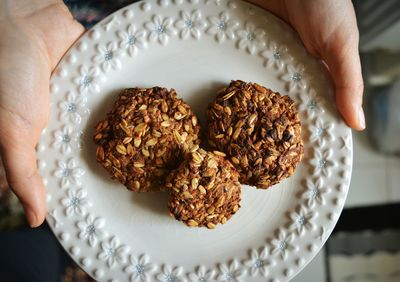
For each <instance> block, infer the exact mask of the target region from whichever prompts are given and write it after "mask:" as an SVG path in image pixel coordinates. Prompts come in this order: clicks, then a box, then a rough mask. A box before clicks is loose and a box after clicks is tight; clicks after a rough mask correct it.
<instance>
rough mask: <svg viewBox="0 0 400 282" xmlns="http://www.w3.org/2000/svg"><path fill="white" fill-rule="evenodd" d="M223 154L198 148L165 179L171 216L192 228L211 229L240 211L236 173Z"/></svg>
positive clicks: (239, 190) (238, 184) (237, 176)
mask: <svg viewBox="0 0 400 282" xmlns="http://www.w3.org/2000/svg"><path fill="white" fill-rule="evenodd" d="M224 156H225V154H224V153H221V152H218V151H214V152H212V153H211V152H206V151H204V150H203V149H199V150H198V151H196V152H192V153H191V154H188V155H187V157H186V160H185V161H184V162H183V163H182V164H181V166H180V167H179V168H178V169H177V170H175V171H173V172H171V174H170V175H169V176H168V177H167V180H166V187H167V189H168V191H169V193H170V198H169V202H168V208H169V211H170V215H171V216H172V217H174V218H175V219H177V220H180V221H183V222H184V223H185V224H186V225H188V226H191V227H196V226H199V227H201V226H205V227H207V228H210V229H213V228H215V226H216V225H217V224H218V223H221V224H224V223H226V221H227V220H229V219H230V218H231V217H232V215H233V214H235V213H236V212H237V211H238V209H239V208H240V194H241V188H240V183H239V181H238V179H239V174H238V173H237V171H236V169H235V168H234V167H233V166H232V164H231V163H230V162H229V161H227V160H225V158H224Z"/></svg>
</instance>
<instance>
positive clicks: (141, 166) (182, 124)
mask: <svg viewBox="0 0 400 282" xmlns="http://www.w3.org/2000/svg"><path fill="white" fill-rule="evenodd" d="M199 130H200V127H199V125H198V121H197V118H196V116H195V115H194V113H193V111H192V110H191V108H190V106H189V105H188V104H186V103H185V102H183V101H182V99H178V98H177V95H176V92H175V90H173V89H171V90H167V89H166V88H160V87H154V88H129V89H125V90H123V91H122V93H121V94H120V96H119V97H118V99H117V100H116V101H115V103H114V106H113V108H112V110H111V111H110V112H109V113H108V114H107V116H106V118H105V119H104V120H102V121H100V122H99V123H98V124H97V126H96V132H95V134H94V142H95V143H96V144H97V150H96V157H97V161H98V162H99V163H100V164H101V165H102V166H103V167H104V168H105V169H106V170H107V171H108V172H109V173H110V175H111V178H113V179H117V180H119V181H120V182H121V183H122V184H124V185H125V186H126V187H127V188H128V189H129V190H132V191H135V192H148V191H150V190H158V189H160V187H161V186H162V185H163V179H164V176H166V175H167V174H168V173H169V171H170V170H172V169H175V168H176V167H178V166H179V164H180V163H181V161H182V159H183V158H184V155H185V154H186V153H188V152H190V151H192V150H197V149H198V144H199V143H200V140H199V138H198V135H199Z"/></svg>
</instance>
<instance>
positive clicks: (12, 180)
mask: <svg viewBox="0 0 400 282" xmlns="http://www.w3.org/2000/svg"><path fill="white" fill-rule="evenodd" d="M1 155H2V159H3V163H4V168H5V170H6V175H7V181H8V184H9V186H10V188H11V189H12V190H13V191H14V193H15V194H16V195H17V197H18V198H19V200H20V202H21V203H22V205H23V207H24V211H25V215H26V218H27V220H28V223H29V225H30V226H31V227H37V226H39V225H41V224H42V223H43V221H44V218H45V216H46V201H45V190H44V185H43V182H42V179H41V177H40V175H39V174H38V171H37V165H36V151H35V148H33V147H29V146H27V144H25V143H24V142H17V143H15V144H14V145H13V146H11V147H10V146H9V147H8V148H2V150H1Z"/></svg>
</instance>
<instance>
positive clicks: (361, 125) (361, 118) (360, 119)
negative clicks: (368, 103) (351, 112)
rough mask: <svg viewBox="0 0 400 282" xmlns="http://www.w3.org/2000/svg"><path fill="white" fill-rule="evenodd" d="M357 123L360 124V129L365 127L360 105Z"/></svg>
mask: <svg viewBox="0 0 400 282" xmlns="http://www.w3.org/2000/svg"><path fill="white" fill-rule="evenodd" d="M358 125H359V126H360V129H365V115H364V110H363V108H362V107H361V106H360V107H359V108H358Z"/></svg>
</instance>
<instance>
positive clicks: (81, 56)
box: [38, 0, 352, 282]
mask: <svg viewBox="0 0 400 282" xmlns="http://www.w3.org/2000/svg"><path fill="white" fill-rule="evenodd" d="M231 79H242V80H245V81H252V82H258V83H261V84H263V85H265V86H267V87H269V88H271V89H273V90H276V91H279V92H281V93H282V94H288V95H290V96H291V97H292V98H293V99H294V100H295V101H296V102H297V104H298V107H299V111H300V112H301V120H302V124H303V133H304V140H305V157H304V160H303V161H302V163H301V165H300V166H299V167H298V169H297V170H296V173H295V175H294V176H293V177H291V178H290V179H288V180H285V181H283V182H282V183H281V184H279V185H276V186H274V187H272V188H271V189H269V190H267V191H264V190H256V189H254V188H250V187H243V199H242V208H241V209H240V210H239V212H238V213H237V214H236V215H235V216H234V217H233V218H232V219H231V220H230V221H229V222H228V223H227V224H225V225H223V226H218V227H217V228H216V229H215V230H208V229H205V228H188V227H186V226H185V225H184V224H182V223H180V222H178V221H175V220H173V219H172V218H170V217H169V216H168V213H167V207H166V206H167V197H166V195H165V194H162V193H161V194H140V195H139V194H135V193H132V192H129V191H127V190H126V189H124V187H123V186H122V185H119V184H118V183H116V182H113V181H111V180H109V177H108V174H107V173H106V171H105V170H104V169H103V168H101V167H100V165H98V164H97V163H96V160H95V146H94V144H93V142H92V134H93V132H94V125H95V124H96V123H97V121H98V120H99V119H101V118H102V117H103V116H104V115H105V113H106V112H107V111H108V110H109V109H110V107H111V104H112V102H113V100H114V99H115V98H116V95H117V93H118V91H119V90H120V89H122V88H125V87H133V86H141V87H152V86H155V85H159V86H165V87H173V88H175V89H176V90H177V92H178V93H179V94H180V96H181V97H183V98H184V99H185V100H186V101H187V102H188V103H189V104H191V105H192V106H193V108H194V110H195V112H196V113H197V115H198V116H199V117H200V120H202V121H203V126H204V116H205V114H204V111H205V109H206V106H207V104H208V103H209V102H210V101H211V99H212V98H213V96H214V95H215V92H216V91H217V90H218V89H220V88H221V87H222V86H223V85H226V84H228V83H229V82H230V80H231ZM51 93H52V103H51V108H52V111H51V118H50V123H49V126H48V128H47V129H46V130H45V132H44V133H43V137H42V139H41V141H40V143H39V145H38V154H39V167H40V169H41V173H42V175H43V178H44V180H45V184H46V187H47V200H48V209H49V215H48V218H47V219H48V221H49V224H50V226H51V228H52V229H53V231H54V233H55V234H56V236H57V238H58V239H59V240H60V242H61V244H62V245H63V246H64V247H65V249H66V250H67V251H68V252H69V254H70V255H71V256H72V257H73V258H74V259H75V260H76V262H77V263H78V264H79V265H81V266H82V268H83V269H84V270H85V271H87V272H88V273H89V274H90V275H92V276H93V277H95V278H96V279H98V280H101V281H117V280H118V281H127V280H128V279H131V280H132V281H156V280H157V279H158V280H161V281H168V282H171V281H183V280H192V281H214V280H219V281H237V280H243V281H265V280H267V281H269V280H271V281H285V280H289V279H290V278H291V277H294V276H295V275H296V274H297V273H298V272H299V271H300V270H301V269H302V268H303V267H304V266H305V265H306V264H307V263H308V262H309V261H310V260H311V259H312V258H313V257H314V256H315V255H316V254H317V252H318V251H319V249H320V248H321V247H322V245H323V244H324V242H325V241H326V239H327V238H328V236H329V234H330V232H331V231H332V229H333V227H334V225H335V223H336V221H337V220H338V217H339V214H340V212H341V210H342V208H343V204H344V201H345V199H346V194H347V189H348V185H349V181H350V176H351V167H352V138H351V131H350V129H349V128H348V127H346V125H345V124H344V123H343V122H342V120H341V118H340V117H339V115H338V113H337V111H336V109H335V108H334V100H333V98H332V96H333V90H332V85H331V83H330V80H329V79H328V76H327V75H326V73H325V71H324V70H323V67H322V65H321V64H320V63H319V62H318V61H316V60H314V59H313V58H312V57H311V56H310V55H308V54H307V53H306V51H305V50H304V48H303V47H302V45H301V43H300V41H299V39H298V37H297V36H296V35H295V33H294V32H293V31H292V30H291V29H290V28H289V27H288V26H287V25H286V24H284V23H282V22H281V21H280V20H278V19H277V18H275V17H274V16H272V15H271V14H269V13H267V12H264V11H262V10H261V9H258V8H256V7H254V6H251V5H248V4H245V3H243V2H240V1H225V0H221V1H219V0H205V1H204V0H190V1H187V0H175V1H170V0H161V1H158V2H156V1H146V2H140V3H137V4H133V5H131V6H129V7H126V8H124V9H122V10H120V11H118V12H116V13H114V14H113V15H111V16H109V17H108V18H106V19H105V20H104V21H102V22H101V23H100V24H98V25H97V26H96V27H94V28H93V29H92V30H90V31H89V32H87V33H86V34H85V35H84V36H83V37H82V38H81V39H80V40H79V42H78V43H77V44H76V45H75V46H74V47H72V48H71V50H70V51H69V52H68V54H67V55H66V56H65V58H64V59H63V60H62V62H61V63H60V64H59V66H58V68H57V70H56V71H55V72H54V74H53V77H52V79H51ZM200 278H204V280H201V279H200Z"/></svg>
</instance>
